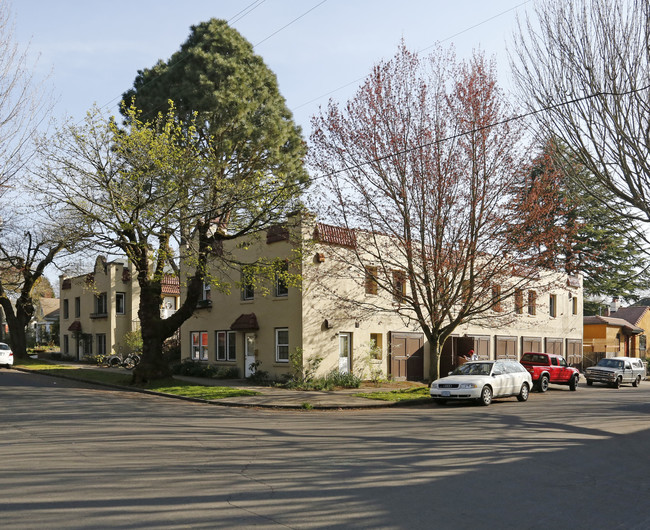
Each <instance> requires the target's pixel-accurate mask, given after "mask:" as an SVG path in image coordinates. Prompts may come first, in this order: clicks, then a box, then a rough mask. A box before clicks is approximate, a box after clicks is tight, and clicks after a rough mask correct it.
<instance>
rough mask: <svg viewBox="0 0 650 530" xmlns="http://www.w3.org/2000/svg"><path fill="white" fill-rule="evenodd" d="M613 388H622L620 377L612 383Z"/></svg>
mask: <svg viewBox="0 0 650 530" xmlns="http://www.w3.org/2000/svg"><path fill="white" fill-rule="evenodd" d="M612 386H613V387H614V388H621V378H620V377H617V378H616V381H614V382H613V383H612Z"/></svg>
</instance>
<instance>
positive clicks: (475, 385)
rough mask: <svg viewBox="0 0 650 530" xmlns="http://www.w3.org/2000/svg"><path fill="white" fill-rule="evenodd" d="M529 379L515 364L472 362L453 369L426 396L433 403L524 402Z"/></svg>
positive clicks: (500, 361)
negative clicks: (501, 399)
mask: <svg viewBox="0 0 650 530" xmlns="http://www.w3.org/2000/svg"><path fill="white" fill-rule="evenodd" d="M532 386H533V381H532V378H531V377H530V374H529V373H528V371H527V370H526V369H525V368H524V367H523V365H522V364H520V363H518V362H517V361H507V360H498V361H472V362H468V363H465V364H462V365H461V366H459V367H458V368H456V369H455V370H454V371H453V372H451V374H449V376H448V377H442V378H440V379H436V380H435V381H434V382H433V383H431V388H430V390H429V393H430V394H431V397H432V398H433V399H434V400H435V401H436V403H440V404H444V403H446V402H447V401H456V400H465V399H475V400H477V401H479V402H480V403H481V404H483V405H489V404H490V403H492V398H497V397H508V396H517V399H518V400H519V401H526V400H527V399H528V393H529V392H530V389H531V388H532Z"/></svg>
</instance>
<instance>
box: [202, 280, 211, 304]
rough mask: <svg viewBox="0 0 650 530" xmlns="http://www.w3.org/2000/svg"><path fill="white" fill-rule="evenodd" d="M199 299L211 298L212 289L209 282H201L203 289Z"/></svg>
mask: <svg viewBox="0 0 650 530" xmlns="http://www.w3.org/2000/svg"><path fill="white" fill-rule="evenodd" d="M201 300H212V290H211V289H210V282H203V289H202V291H201Z"/></svg>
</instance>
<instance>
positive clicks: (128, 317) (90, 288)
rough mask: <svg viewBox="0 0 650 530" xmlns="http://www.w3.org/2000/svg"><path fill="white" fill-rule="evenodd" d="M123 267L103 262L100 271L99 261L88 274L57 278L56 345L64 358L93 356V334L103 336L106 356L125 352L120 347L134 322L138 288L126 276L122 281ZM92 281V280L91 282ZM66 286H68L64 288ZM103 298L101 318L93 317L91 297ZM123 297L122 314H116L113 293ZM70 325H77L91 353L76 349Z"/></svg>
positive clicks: (131, 276) (84, 349) (93, 308)
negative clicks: (77, 303)
mask: <svg viewBox="0 0 650 530" xmlns="http://www.w3.org/2000/svg"><path fill="white" fill-rule="evenodd" d="M124 268H125V265H124V264H123V263H121V262H109V263H106V267H105V269H104V266H103V263H102V262H101V260H98V262H97V263H96V265H95V268H94V271H93V272H92V275H91V276H89V274H84V275H81V276H76V277H73V278H67V277H65V276H61V278H60V280H59V282H60V283H59V289H60V293H61V312H60V317H59V318H60V324H61V325H60V344H61V351H62V353H63V354H64V355H66V354H67V355H68V356H70V357H73V358H76V359H77V358H80V357H82V356H83V355H84V354H88V353H92V354H96V353H97V335H105V336H106V353H109V354H110V353H112V352H121V353H125V352H126V351H127V350H128V349H127V347H126V345H125V344H124V335H125V334H126V333H127V332H129V331H132V330H133V329H134V328H135V326H136V325H137V324H136V321H137V319H138V316H137V309H138V302H139V286H138V284H137V282H136V281H135V280H134V279H133V275H132V274H131V275H128V276H127V277H128V280H127V281H124ZM91 278H92V279H91ZM68 286H69V287H68ZM104 292H105V293H106V295H107V307H106V309H107V311H106V314H105V315H103V316H102V315H97V314H95V309H96V305H95V297H96V296H97V295H98V294H100V293H104ZM118 292H121V293H124V295H125V307H124V314H117V313H116V308H115V304H116V293H118ZM77 298H78V299H79V301H80V311H79V314H78V315H77V314H75V299H77ZM66 300H67V304H68V314H67V316H66V315H65V311H64V306H65V303H66V302H65V301H66ZM74 322H79V324H80V325H81V333H82V334H84V335H90V336H91V341H92V350H91V352H89V351H87V350H88V348H82V349H80V348H79V342H80V338H79V334H78V333H75V332H73V331H70V330H69V328H70V326H71V325H72V324H73V323H74ZM66 336H67V343H68V352H67V353H66V352H65V350H64V348H65V342H66V339H65V337H66Z"/></svg>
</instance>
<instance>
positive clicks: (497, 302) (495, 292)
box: [492, 285, 503, 311]
mask: <svg viewBox="0 0 650 530" xmlns="http://www.w3.org/2000/svg"><path fill="white" fill-rule="evenodd" d="M492 310H493V311H502V310H503V309H502V308H501V286H500V285H493V286H492Z"/></svg>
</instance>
